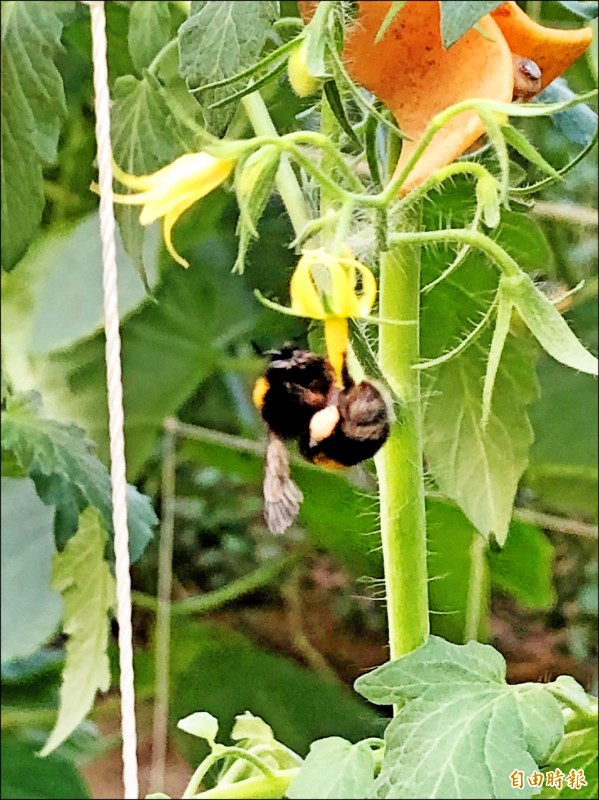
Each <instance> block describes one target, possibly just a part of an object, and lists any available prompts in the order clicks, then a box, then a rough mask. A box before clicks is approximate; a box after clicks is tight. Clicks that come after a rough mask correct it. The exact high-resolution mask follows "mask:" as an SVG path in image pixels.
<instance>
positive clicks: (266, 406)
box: [253, 347, 391, 533]
mask: <svg viewBox="0 0 599 800" xmlns="http://www.w3.org/2000/svg"><path fill="white" fill-rule="evenodd" d="M270 356H271V360H270V364H269V365H268V367H267V368H266V371H265V373H264V375H263V376H261V377H260V378H258V380H257V381H256V384H255V386H254V391H253V401H254V405H255V406H256V407H257V408H258V410H259V411H260V413H261V415H262V418H263V420H264V422H265V423H266V425H267V427H268V431H269V440H268V446H267V452H266V468H265V473H264V517H265V519H266V522H267V525H268V527H269V530H271V531H272V532H273V533H282V532H283V531H285V530H286V529H287V528H288V527H289V526H290V525H291V524H292V523H293V521H294V520H295V518H296V517H297V514H298V512H299V507H300V504H301V502H302V499H303V498H302V496H301V492H300V490H299V489H298V487H297V486H296V485H295V483H294V482H293V481H292V480H291V477H290V469H289V455H288V452H287V449H286V447H285V445H284V441H288V440H295V441H297V442H298V444H299V450H300V453H301V454H302V456H303V457H304V458H305V459H307V460H308V461H310V462H312V463H313V464H319V465H321V466H323V467H327V468H329V469H342V468H344V467H351V466H354V465H355V464H359V463H360V462H361V461H364V460H365V459H367V458H371V457H372V456H373V455H374V454H375V453H376V452H377V451H378V450H379V449H380V448H381V447H382V445H383V444H384V443H385V441H386V440H387V437H388V436H389V430H390V425H391V413H390V410H389V409H390V405H389V402H388V400H387V398H386V397H385V395H384V393H383V392H382V391H381V390H380V389H379V388H377V386H375V385H374V384H373V383H370V382H369V381H362V382H361V383H358V384H356V383H355V382H354V381H353V380H352V379H351V377H350V375H349V372H348V370H347V365H344V368H343V385H342V386H341V387H339V386H338V385H337V383H336V381H335V374H334V371H333V369H332V367H331V365H330V364H329V362H328V361H327V360H326V359H325V358H322V357H321V356H318V355H316V354H315V353H311V352H309V351H306V350H299V349H295V348H293V347H284V348H282V349H281V350H277V351H272V352H271V353H270Z"/></svg>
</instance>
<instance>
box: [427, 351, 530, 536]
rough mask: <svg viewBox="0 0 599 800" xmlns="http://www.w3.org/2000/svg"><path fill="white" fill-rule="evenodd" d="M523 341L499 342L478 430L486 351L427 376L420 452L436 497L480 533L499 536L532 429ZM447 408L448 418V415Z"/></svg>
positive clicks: (503, 530)
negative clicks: (487, 408)
mask: <svg viewBox="0 0 599 800" xmlns="http://www.w3.org/2000/svg"><path fill="white" fill-rule="evenodd" d="M523 345H526V342H524V343H523V342H521V341H520V342H519V341H517V340H515V338H514V337H510V338H509V339H508V341H507V342H506V345H505V349H504V351H503V357H502V359H501V364H500V366H499V370H498V373H497V378H496V381H495V388H494V393H493V397H494V400H493V408H492V410H491V413H490V416H489V420H488V423H487V426H486V428H484V429H483V427H482V424H481V417H482V391H481V386H482V381H483V378H484V375H485V372H486V350H485V348H484V347H483V345H480V346H477V345H476V344H475V345H472V346H471V347H470V348H468V349H467V350H466V351H465V352H463V353H461V354H460V355H459V356H458V357H457V358H455V359H453V360H452V361H449V362H447V363H445V364H442V365H441V366H440V367H438V368H436V369H434V370H430V373H434V375H432V376H431V377H430V382H429V384H428V385H427V392H428V401H427V404H426V407H425V436H426V439H425V452H426V454H427V457H428V459H429V468H430V470H431V472H432V474H433V477H434V478H435V481H436V482H437V484H438V485H439V488H440V489H441V491H442V492H443V493H444V494H445V495H447V497H450V498H451V499H453V500H455V502H457V503H458V505H459V506H460V508H462V509H463V511H464V513H465V514H466V516H467V517H468V519H469V520H470V521H471V522H472V523H473V525H475V527H476V528H477V529H478V530H479V531H480V532H481V533H482V534H483V536H486V537H489V536H491V534H492V535H494V536H495V538H496V539H497V541H498V542H499V544H503V543H504V542H505V539H506V537H507V533H508V528H509V523H510V519H511V516H512V507H513V503H514V497H515V494H516V490H517V488H518V482H519V480H520V477H521V475H522V473H523V471H524V469H525V468H526V465H527V463H528V450H529V447H530V444H531V442H532V430H531V426H530V423H529V421H528V417H527V414H526V407H527V405H528V404H529V403H531V402H532V400H534V399H535V397H536V382H535V378H534V372H533V368H532V360H531V358H530V356H529V354H528V352H527V351H528V348H527V347H525V346H523ZM448 408H453V409H456V413H454V414H452V415H448V413H447V412H448Z"/></svg>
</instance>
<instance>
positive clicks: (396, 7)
mask: <svg viewBox="0 0 599 800" xmlns="http://www.w3.org/2000/svg"><path fill="white" fill-rule="evenodd" d="M404 6H405V0H395V2H394V3H392V4H391V8H390V9H389V11H387V16H386V17H385V19H384V20H383V24H382V25H381V27H380V28H379V31H378V33H377V35H376V36H375V39H374V43H375V44H378V43H379V42H380V41H381V39H382V38H383V36H384V35H385V34H386V33H387V31H388V30H389V28H390V27H391V25H392V24H393V20H394V19H395V17H396V16H397V15H398V14H399V12H400V11H401V10H402V8H403V7H404Z"/></svg>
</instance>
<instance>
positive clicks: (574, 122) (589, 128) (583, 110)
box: [536, 78, 597, 147]
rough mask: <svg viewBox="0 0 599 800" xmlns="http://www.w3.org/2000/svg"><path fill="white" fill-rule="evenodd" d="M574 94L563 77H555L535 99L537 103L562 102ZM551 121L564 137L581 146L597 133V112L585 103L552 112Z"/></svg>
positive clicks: (586, 143)
mask: <svg viewBox="0 0 599 800" xmlns="http://www.w3.org/2000/svg"><path fill="white" fill-rule="evenodd" d="M575 96H576V95H575V93H574V92H573V91H572V90H571V89H570V87H569V86H568V83H567V82H566V80H565V78H557V79H556V80H554V81H552V82H551V83H550V84H549V86H547V87H546V88H545V89H543V91H542V92H541V94H540V95H538V96H537V98H536V100H537V102H539V103H562V102H568V100H571V99H572V98H573V97H575ZM551 122H552V123H553V124H554V125H555V127H556V128H557V129H558V131H560V133H562V134H563V135H564V136H565V137H566V139H568V140H569V141H570V142H574V144H579V145H582V146H583V147H586V146H587V145H588V144H589V143H590V142H592V141H593V138H594V136H595V135H596V133H597V114H596V113H595V112H594V111H593V110H592V109H591V108H589V107H588V106H587V105H586V104H585V103H580V104H579V105H576V106H572V107H571V108H567V109H565V110H564V111H559V112H558V113H557V114H552V115H551Z"/></svg>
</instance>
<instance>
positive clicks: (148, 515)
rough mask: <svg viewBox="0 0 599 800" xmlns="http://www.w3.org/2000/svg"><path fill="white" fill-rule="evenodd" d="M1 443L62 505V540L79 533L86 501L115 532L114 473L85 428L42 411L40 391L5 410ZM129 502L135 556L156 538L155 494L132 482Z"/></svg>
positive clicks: (44, 493) (46, 495)
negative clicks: (141, 491)
mask: <svg viewBox="0 0 599 800" xmlns="http://www.w3.org/2000/svg"><path fill="white" fill-rule="evenodd" d="M2 448H3V450H8V451H10V452H12V453H14V454H15V456H16V457H17V460H18V462H19V464H20V465H21V466H22V467H23V469H25V470H27V471H28V473H29V475H30V476H31V478H32V479H33V482H34V483H35V487H36V490H37V493H38V495H39V496H40V497H41V499H42V500H43V501H44V502H45V503H47V504H49V505H56V506H57V510H58V513H57V519H56V521H55V535H56V536H57V539H58V543H59V545H61V546H62V545H64V543H65V541H66V539H68V538H69V537H70V536H71V535H72V534H73V533H74V532H75V530H76V529H77V526H78V524H79V514H80V512H81V511H83V510H84V509H85V508H87V506H93V507H95V508H97V509H98V510H99V511H100V513H101V514H102V517H103V520H104V525H105V527H106V529H107V530H108V531H112V497H111V484H110V474H109V472H108V470H107V469H106V467H105V466H104V464H102V462H101V461H99V460H98V458H97V457H96V456H95V455H94V453H93V450H94V447H93V445H92V443H91V442H90V441H89V440H87V439H86V438H85V436H84V433H83V431H82V430H81V429H80V428H78V427H77V426H75V425H70V424H65V423H62V422H57V421H56V420H52V419H47V418H45V417H44V416H42V413H41V410H40V408H39V400H38V399H37V398H36V397H35V396H31V395H29V396H24V397H21V398H13V399H11V401H10V402H9V404H7V410H6V411H3V412H2ZM127 505H128V512H129V515H128V521H129V536H130V541H129V549H130V553H131V559H132V561H136V560H137V559H138V558H139V556H140V555H141V554H142V553H143V551H144V549H145V547H146V545H147V543H148V542H149V540H150V539H151V538H152V527H153V526H154V525H155V524H156V523H157V519H156V515H155V514H154V511H153V509H152V506H151V504H150V499H149V498H148V497H146V496H145V495H142V494H139V492H138V491H137V489H135V488H134V487H133V486H129V487H128V494H127Z"/></svg>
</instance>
